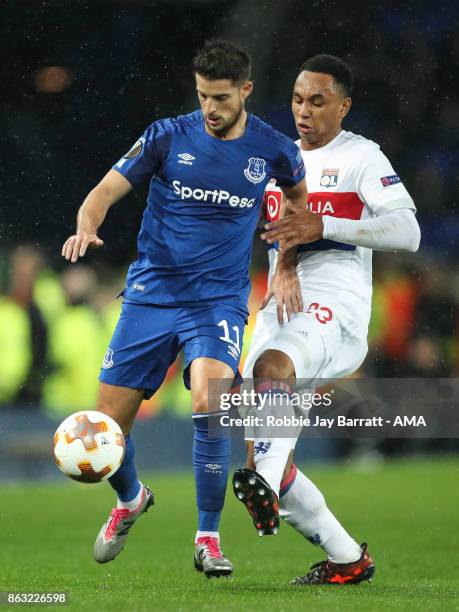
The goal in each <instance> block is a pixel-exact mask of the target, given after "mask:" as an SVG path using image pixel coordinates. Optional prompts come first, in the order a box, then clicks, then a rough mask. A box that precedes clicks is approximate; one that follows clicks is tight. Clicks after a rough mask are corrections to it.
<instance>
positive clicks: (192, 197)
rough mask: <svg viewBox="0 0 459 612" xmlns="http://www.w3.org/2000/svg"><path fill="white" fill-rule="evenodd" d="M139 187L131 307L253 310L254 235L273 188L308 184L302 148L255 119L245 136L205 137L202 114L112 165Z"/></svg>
mask: <svg viewBox="0 0 459 612" xmlns="http://www.w3.org/2000/svg"><path fill="white" fill-rule="evenodd" d="M113 168H114V170H117V171H118V172H120V173H121V174H122V175H123V176H125V177H126V179H127V180H128V181H129V182H130V183H131V184H132V185H137V184H138V183H141V182H142V181H145V180H148V179H149V180H150V188H149V193H148V199H147V207H146V209H145V211H144V215H143V220H142V226H141V229H140V233H139V236H138V257H137V260H136V261H135V262H134V263H133V264H132V265H131V266H130V268H129V271H128V275H127V280H126V289H125V293H124V295H125V298H127V299H128V300H130V301H138V302H142V303H150V304H160V305H177V306H194V305H196V306H197V305H206V304H219V303H225V304H232V305H233V306H235V307H236V308H240V309H242V310H246V309H247V300H248V297H249V292H250V280H249V273H248V268H249V263H250V258H251V252H252V241H253V234H254V231H255V228H256V225H257V220H258V217H259V208H260V204H261V202H262V199H263V193H264V190H265V186H266V184H267V182H268V181H269V180H270V179H271V178H275V179H276V182H277V184H278V185H280V186H293V185H295V184H297V183H299V182H300V181H301V180H302V179H303V177H304V174H305V173H304V165H303V160H302V156H301V153H300V151H299V149H298V147H297V146H296V145H295V143H294V142H293V141H292V140H290V139H289V138H287V137H286V136H285V135H283V134H281V133H279V132H277V131H276V130H274V129H273V128H272V127H271V126H269V125H268V124H266V123H264V122H263V121H261V119H259V118H257V117H255V116H254V115H248V119H247V125H246V129H245V132H244V134H243V135H242V136H241V137H240V138H237V139H234V140H220V139H218V138H215V137H213V136H211V135H210V134H208V133H207V132H206V130H205V126H204V118H203V114H202V112H201V111H196V112H194V113H190V114H188V115H181V116H179V117H177V118H174V119H162V120H159V121H155V122H154V123H152V124H151V125H150V126H149V127H148V128H147V130H146V131H145V133H144V134H143V136H142V137H141V138H140V139H139V140H138V141H137V142H136V143H135V144H134V146H133V147H132V149H131V150H130V151H129V152H128V153H127V154H126V155H125V156H124V157H123V158H122V159H121V160H120V161H119V162H118V163H117V164H115V166H113Z"/></svg>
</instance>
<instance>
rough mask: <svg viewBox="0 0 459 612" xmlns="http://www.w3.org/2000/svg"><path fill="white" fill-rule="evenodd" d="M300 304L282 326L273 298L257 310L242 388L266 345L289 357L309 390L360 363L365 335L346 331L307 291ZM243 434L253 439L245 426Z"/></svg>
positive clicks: (344, 374)
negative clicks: (302, 305) (261, 308)
mask: <svg viewBox="0 0 459 612" xmlns="http://www.w3.org/2000/svg"><path fill="white" fill-rule="evenodd" d="M303 304H304V309H305V312H301V313H298V314H296V315H293V317H292V318H291V320H290V321H287V318H286V317H285V316H284V321H285V322H284V324H283V325H282V326H280V325H279V323H278V321H277V312H276V304H275V301H274V300H272V299H271V301H270V303H269V304H268V306H267V307H266V309H264V310H260V311H259V313H258V314H257V318H256V323H255V328H254V332H253V339H252V344H251V346H250V350H249V353H248V355H247V358H246V361H245V364H244V369H243V374H242V375H243V378H244V379H245V380H246V382H245V383H244V385H245V388H248V387H250V386H251V380H250V379H252V378H253V368H254V365H255V362H256V361H257V359H258V357H260V355H261V354H262V353H263V352H264V351H266V350H270V349H273V350H277V351H282V352H283V353H285V354H286V355H288V356H289V357H290V359H291V360H292V362H293V365H294V368H295V376H296V379H297V381H301V386H302V387H303V388H304V387H308V388H309V389H310V390H313V389H316V388H318V387H320V386H321V381H322V379H326V380H329V379H333V378H343V377H345V376H349V375H350V374H352V373H353V372H355V371H356V370H357V369H358V368H359V367H360V365H361V364H362V362H363V360H364V359H365V356H366V354H367V351H368V346H367V341H366V338H357V337H352V336H349V335H347V334H346V332H345V330H344V329H343V326H342V325H341V323H340V321H339V319H338V317H337V316H336V315H335V313H334V312H333V309H332V308H330V307H328V306H322V305H321V304H318V303H317V302H315V301H314V300H311V299H310V298H309V296H307V295H303ZM245 437H246V440H250V439H253V433H252V432H251V431H249V429H247V430H246V436H245Z"/></svg>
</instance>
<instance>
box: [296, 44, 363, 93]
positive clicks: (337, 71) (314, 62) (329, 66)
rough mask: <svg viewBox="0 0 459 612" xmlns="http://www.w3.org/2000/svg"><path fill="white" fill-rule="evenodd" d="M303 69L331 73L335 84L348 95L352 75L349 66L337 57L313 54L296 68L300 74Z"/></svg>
mask: <svg viewBox="0 0 459 612" xmlns="http://www.w3.org/2000/svg"><path fill="white" fill-rule="evenodd" d="M303 70H307V71H308V72H322V73H323V74H329V75H331V76H332V77H333V78H334V80H335V82H336V83H337V85H339V86H340V87H341V89H342V91H343V93H344V95H345V96H350V95H351V94H352V90H353V87H354V76H353V74H352V70H351V69H350V68H349V66H348V65H347V64H346V62H344V61H343V60H342V59H340V58H339V57H336V56H335V55H328V54H326V53H322V54H321V55H314V57H310V58H309V59H308V60H306V61H305V62H303V63H302V64H301V66H300V68H299V70H298V74H301V73H302V72H303Z"/></svg>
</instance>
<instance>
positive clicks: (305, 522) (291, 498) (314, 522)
mask: <svg viewBox="0 0 459 612" xmlns="http://www.w3.org/2000/svg"><path fill="white" fill-rule="evenodd" d="M279 505H280V516H281V517H282V518H283V519H284V520H285V521H286V522H287V523H289V524H290V525H292V527H294V528H295V529H296V530H297V531H299V532H300V533H301V534H302V535H304V537H305V538H307V539H308V540H309V541H310V542H311V543H312V544H316V545H319V546H321V547H322V548H323V550H324V551H325V552H326V553H327V555H328V558H329V559H330V561H333V562H334V563H353V562H354V561H357V560H358V559H360V556H361V555H362V549H361V548H360V546H359V545H358V544H357V542H356V541H355V540H353V539H352V538H351V536H350V535H349V534H348V533H347V531H346V530H345V529H344V527H343V526H342V525H341V524H340V523H339V521H338V520H337V519H336V518H335V516H334V515H333V514H332V513H331V512H330V510H329V509H328V508H327V504H326V503H325V499H324V496H323V495H322V493H321V492H320V491H319V489H318V488H317V487H316V485H315V484H314V483H313V482H312V481H311V480H309V478H307V477H306V476H305V475H304V474H303V473H302V472H300V470H298V469H297V471H296V478H295V479H294V481H293V483H292V484H291V485H290V487H289V488H288V489H287V491H286V492H285V493H284V494H283V495H281V497H280V500H279Z"/></svg>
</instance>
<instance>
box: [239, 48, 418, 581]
mask: <svg viewBox="0 0 459 612" xmlns="http://www.w3.org/2000/svg"><path fill="white" fill-rule="evenodd" d="M352 85H353V76H352V72H351V70H350V68H349V67H348V66H347V64H346V63H345V62H343V61H342V60H340V59H339V58H337V57H334V56H331V55H317V56H315V57H312V58H310V59H309V60H307V61H306V62H304V64H302V66H301V67H300V70H299V75H298V77H297V79H296V82H295V85H294V89H293V97H292V112H293V116H294V119H295V123H296V127H297V130H298V133H299V136H300V138H299V140H298V141H297V144H298V146H299V148H300V150H301V153H302V155H303V159H304V163H305V167H306V182H307V185H308V192H309V195H308V202H307V207H306V206H304V207H303V206H302V207H298V208H296V209H291V210H289V211H287V212H288V213H289V214H286V215H284V216H283V218H282V219H279V211H280V209H281V194H280V191H279V189H278V188H277V187H276V185H275V184H274V183H270V184H269V185H268V186H267V189H266V195H265V200H266V204H267V220H268V221H270V223H269V225H266V226H265V227H266V229H267V230H268V231H266V232H265V233H264V234H262V238H263V239H264V240H266V242H267V243H268V245H272V246H274V245H275V244H276V243H278V241H279V244H280V247H281V249H282V250H283V251H284V257H283V263H282V265H279V266H277V251H276V249H275V248H271V249H270V253H269V259H270V271H269V290H268V294H267V296H266V298H265V300H264V304H263V305H262V309H261V310H260V312H259V313H258V315H257V320H256V326H255V330H254V334H253V341H252V345H251V348H250V351H249V354H248V356H247V360H246V364H245V368H244V373H243V376H244V378H252V377H253V378H254V379H255V390H256V391H258V392H261V393H267V394H269V395H271V396H272V397H275V396H276V394H277V395H278V398H279V399H278V402H277V404H276V401H277V400H274V405H275V406H277V407H278V411H279V414H287V413H289V410H290V411H291V410H292V408H291V407H290V406H289V394H291V392H292V390H293V387H294V385H295V382H296V381H297V380H299V379H301V380H302V382H303V383H304V382H305V381H309V382H310V386H311V387H314V385H315V384H316V385H317V384H318V382H317V381H318V380H319V379H323V378H324V379H331V378H340V377H344V376H347V375H350V374H352V373H353V372H355V371H356V370H357V369H358V367H359V366H360V365H361V364H362V362H363V360H364V358H365V355H366V353H367V331H368V323H369V320H370V312H371V294H372V263H371V262H372V250H373V249H375V250H381V251H405V252H415V251H417V249H418V247H419V241H420V229H419V226H418V223H417V221H416V217H415V214H414V213H415V211H416V209H415V206H414V203H413V200H412V198H411V197H410V195H409V193H408V192H407V190H406V188H405V187H404V185H403V183H402V182H401V180H400V178H399V176H398V175H397V173H396V172H395V170H394V169H393V168H392V166H391V164H390V162H389V160H388V159H387V157H386V156H385V155H384V154H383V153H382V152H381V150H380V148H379V145H377V144H376V143H374V142H372V141H371V140H367V139H366V138H364V137H363V136H358V135H356V134H353V133H352V132H348V131H345V130H343V129H342V127H341V123H342V120H343V119H344V117H345V116H346V115H347V113H348V112H349V109H350V107H351V97H350V96H351V92H352ZM281 216H282V215H281ZM279 268H280V269H279ZM298 283H299V284H300V288H301V296H302V299H298V295H299V292H298V289H299V288H298ZM286 293H287V294H290V295H291V296H292V297H291V299H290V300H289V299H286V300H285V294H286ZM282 299H284V300H285V303H286V307H287V308H286V313H285V312H284V311H283V307H282ZM285 314H287V320H284V321H283V318H284V316H285ZM285 381H287V382H285ZM314 381H316V383H314ZM257 385H258V387H257ZM298 434H299V432H298ZM246 438H247V440H248V451H249V456H248V466H249V467H248V468H242V469H240V470H237V471H236V472H235V474H234V478H233V487H234V492H235V494H236V495H237V497H238V498H239V499H240V500H241V501H242V502H243V503H244V504H245V505H246V507H247V509H248V511H249V513H250V514H251V516H252V519H253V523H254V525H255V527H256V529H257V530H258V533H259V534H260V535H265V534H271V533H277V529H278V525H279V515H280V516H281V517H282V518H284V519H285V520H286V521H287V522H288V523H290V524H291V525H292V526H293V527H294V528H295V529H297V530H298V531H299V532H300V533H301V534H302V535H303V536H305V537H306V538H307V539H308V540H309V541H310V542H312V543H313V544H316V545H319V546H321V547H322V548H323V550H324V551H325V552H326V553H327V559H326V560H325V561H323V562H321V563H318V564H315V565H314V566H313V567H312V571H310V572H309V573H307V574H306V575H305V576H302V577H299V578H296V579H295V580H293V581H292V583H293V584H297V585H303V584H335V583H336V584H352V583H357V582H361V581H362V580H368V579H370V578H371V577H372V575H373V573H374V569H375V568H374V562H373V560H372V558H371V557H370V556H369V554H368V551H367V547H366V544H362V545H361V546H360V545H359V544H357V542H356V541H355V540H354V539H353V538H352V537H351V536H350V535H349V534H348V533H347V532H346V530H345V529H344V528H343V527H342V525H341V524H340V523H339V522H338V520H337V519H336V518H335V516H334V515H333V514H332V513H331V512H330V510H329V509H328V507H327V505H326V503H325V500H324V497H323V495H322V493H321V492H320V491H319V489H318V488H317V487H316V486H315V485H314V483H312V482H311V481H310V480H309V479H308V478H307V477H306V476H305V475H304V474H303V473H302V472H301V471H300V470H299V469H298V468H297V467H296V466H295V465H294V464H293V449H294V446H295V443H296V438H286V437H276V436H275V435H273V434H271V435H270V436H269V435H267V434H266V430H264V431H263V430H257V429H256V428H255V429H254V430H253V431H251V432H250V431H246ZM252 468H254V469H252Z"/></svg>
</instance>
